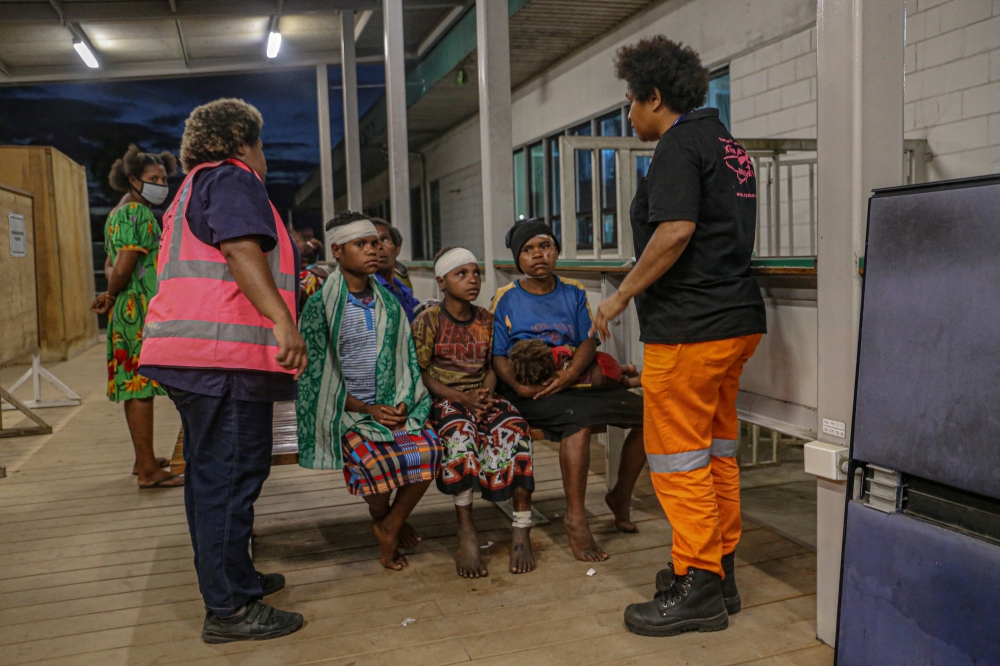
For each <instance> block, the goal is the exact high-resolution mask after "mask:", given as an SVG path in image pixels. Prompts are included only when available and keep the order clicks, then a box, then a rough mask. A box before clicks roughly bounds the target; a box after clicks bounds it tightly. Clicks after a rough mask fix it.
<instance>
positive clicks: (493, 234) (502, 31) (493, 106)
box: [476, 0, 514, 294]
mask: <svg viewBox="0 0 1000 666" xmlns="http://www.w3.org/2000/svg"><path fill="white" fill-rule="evenodd" d="M476 42H477V49H478V50H477V56H478V60H479V145H480V150H481V151H482V169H483V248H484V256H483V260H484V262H485V263H486V275H485V278H486V293H487V294H492V293H493V292H494V291H496V287H497V276H496V270H495V269H494V268H493V259H494V256H495V253H496V252H499V251H502V250H503V247H504V245H503V238H504V235H505V234H506V233H507V229H508V228H509V227H510V225H511V224H513V223H514V165H513V157H512V155H513V138H512V133H511V117H510V113H511V112H510V28H509V25H508V14H507V1H506V0H476Z"/></svg>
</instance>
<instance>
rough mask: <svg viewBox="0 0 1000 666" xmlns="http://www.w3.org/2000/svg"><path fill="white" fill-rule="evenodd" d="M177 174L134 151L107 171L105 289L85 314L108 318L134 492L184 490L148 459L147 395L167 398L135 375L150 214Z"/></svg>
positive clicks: (111, 376)
mask: <svg viewBox="0 0 1000 666" xmlns="http://www.w3.org/2000/svg"><path fill="white" fill-rule="evenodd" d="M176 170H177V160H176V159H175V158H174V156H173V155H171V154H170V153H167V152H164V153H160V154H159V155H154V154H152V153H144V152H142V151H140V150H139V149H138V148H137V147H136V146H134V145H133V146H129V148H128V150H127V151H126V152H125V156H124V157H122V158H121V159H120V160H118V161H116V162H115V163H114V165H113V166H112V167H111V174H110V176H109V180H110V181H111V187H113V188H114V189H116V190H118V191H119V192H124V193H125V195H124V196H123V197H122V199H121V201H120V202H119V203H118V206H117V207H115V209H114V210H112V211H111V214H110V215H108V221H107V222H106V223H105V226H104V245H105V248H106V249H107V253H108V256H107V259H106V260H105V262H104V274H105V275H106V276H107V278H108V290H107V291H106V292H104V293H103V294H100V295H99V296H98V297H97V299H96V300H95V301H94V303H93V305H91V308H90V309H91V310H93V311H94V312H97V313H98V314H107V315H108V398H110V399H111V400H112V401H114V402H124V403H125V419H126V420H127V421H128V427H129V431H130V432H131V433H132V445H133V446H134V447H135V467H134V468H133V469H132V473H133V474H137V475H138V476H139V487H140V488H170V487H176V486H183V485H184V477H183V476H181V475H177V476H174V475H171V474H170V472H169V471H168V470H166V469H164V467H166V466H167V465H168V464H169V461H168V460H167V459H166V458H157V457H156V456H155V455H154V454H153V396H157V395H166V392H165V391H164V390H163V389H162V388H161V387H160V385H159V384H157V383H156V382H154V381H151V380H149V379H147V378H146V377H143V376H142V375H140V374H139V373H138V371H137V370H138V367H139V351H140V349H141V348H142V329H143V326H144V325H145V322H146V308H147V307H148V305H149V301H150V299H151V298H153V295H154V294H155V293H156V255H157V251H158V249H159V243H160V225H159V223H158V222H157V221H156V218H155V217H153V211H152V210H150V208H151V207H152V206H158V205H160V204H162V203H163V202H164V200H166V198H167V191H168V189H167V177H168V176H170V175H172V174H173V173H174V172H175V171H176Z"/></svg>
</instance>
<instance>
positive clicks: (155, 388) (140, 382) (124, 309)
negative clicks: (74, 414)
mask: <svg viewBox="0 0 1000 666" xmlns="http://www.w3.org/2000/svg"><path fill="white" fill-rule="evenodd" d="M148 306H149V303H148V301H147V300H146V297H145V296H144V295H143V294H137V293H135V292H131V291H123V292H122V293H121V294H119V295H118V299H117V300H116V301H115V306H114V308H113V309H112V310H111V313H110V316H109V317H108V398H109V399H110V400H111V401H112V402H122V401H123V400H134V399H136V398H152V397H153V396H156V395H166V394H167V393H166V391H164V390H163V387H161V386H160V385H159V384H157V383H156V382H154V381H153V380H151V379H147V378H145V377H143V376H142V375H140V374H139V372H138V369H139V351H140V350H141V349H142V329H143V326H145V324H146V309H147V307H148Z"/></svg>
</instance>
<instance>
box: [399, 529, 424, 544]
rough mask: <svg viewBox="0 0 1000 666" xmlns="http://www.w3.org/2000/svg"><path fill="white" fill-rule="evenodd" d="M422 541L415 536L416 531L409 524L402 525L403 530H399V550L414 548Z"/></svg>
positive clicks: (417, 535) (419, 537)
mask: <svg viewBox="0 0 1000 666" xmlns="http://www.w3.org/2000/svg"><path fill="white" fill-rule="evenodd" d="M423 540H424V538H423V537H422V536H420V535H419V534H417V531H416V530H415V529H413V526H412V525H410V524H409V523H403V528H402V529H401V530H399V547H400V548H416V547H417V546H419V545H420V542H421V541H423Z"/></svg>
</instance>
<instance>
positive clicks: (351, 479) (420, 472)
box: [340, 428, 444, 497]
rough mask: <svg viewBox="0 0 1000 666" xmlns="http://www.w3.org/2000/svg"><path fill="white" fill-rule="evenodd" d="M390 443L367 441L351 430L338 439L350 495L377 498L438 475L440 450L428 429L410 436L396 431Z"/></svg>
mask: <svg viewBox="0 0 1000 666" xmlns="http://www.w3.org/2000/svg"><path fill="white" fill-rule="evenodd" d="M392 437H393V441H391V442H371V441H369V440H367V439H365V438H364V437H362V436H361V435H359V434H358V433H356V432H354V431H348V432H347V434H346V435H344V436H343V438H342V439H341V440H340V445H341V448H342V450H343V452H344V480H345V481H346V482H347V490H348V491H350V493H351V494H352V495H361V496H362V497H364V496H365V495H378V494H381V493H387V492H389V491H391V490H393V489H394V488H399V487H400V486H405V485H406V484H408V483H420V482H421V481H431V480H433V479H434V478H436V477H437V475H438V468H439V467H440V466H441V456H442V453H443V452H444V447H442V446H441V442H440V440H438V436H437V435H435V434H434V431H433V430H431V429H430V428H424V429H423V430H422V431H421V432H419V433H417V434H415V435H411V434H410V433H408V432H405V431H402V430H397V431H395V432H393V433H392Z"/></svg>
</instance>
